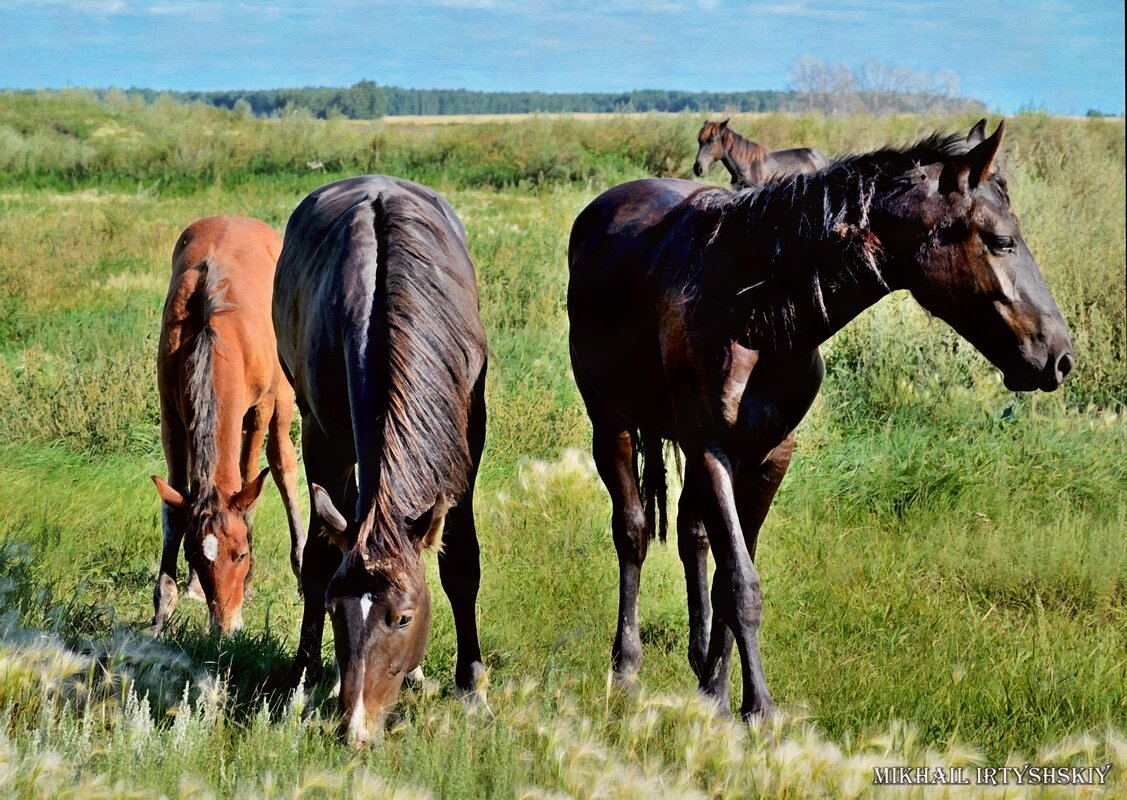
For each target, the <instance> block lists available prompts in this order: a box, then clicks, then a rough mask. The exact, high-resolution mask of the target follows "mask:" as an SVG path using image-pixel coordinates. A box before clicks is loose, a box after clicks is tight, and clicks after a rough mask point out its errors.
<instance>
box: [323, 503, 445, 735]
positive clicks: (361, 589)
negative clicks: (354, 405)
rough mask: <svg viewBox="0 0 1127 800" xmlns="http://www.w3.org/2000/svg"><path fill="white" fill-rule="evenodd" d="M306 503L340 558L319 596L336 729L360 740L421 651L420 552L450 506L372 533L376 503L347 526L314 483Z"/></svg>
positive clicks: (425, 630)
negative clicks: (330, 642) (329, 642)
mask: <svg viewBox="0 0 1127 800" xmlns="http://www.w3.org/2000/svg"><path fill="white" fill-rule="evenodd" d="M313 497H314V504H315V509H316V513H317V516H318V517H319V519H320V520H321V523H322V525H323V526H324V530H325V532H326V535H327V536H328V537H329V538H330V539H331V540H332V542H333V543H334V544H335V545H336V546H337V547H339V548H340V549H341V552H342V554H343V556H344V558H343V560H342V561H341V565H340V567H339V568H338V569H337V571H336V574H335V575H333V577H332V580H330V581H329V585H328V588H327V589H326V591H325V610H326V611H328V613H329V618H330V619H331V620H332V625H333V639H334V642H335V648H336V657H337V664H338V665H339V667H340V675H341V686H340V704H341V711H342V719H341V725H342V728H343V731H344V733H345V734H347V735H349V736H350V737H352V738H353V739H354V740H357V741H365V740H367V739H368V738H369V737H370V736H371V735H372V734H373V733H375V732H377V731H379V730H380V728H381V725H382V722H383V719H384V717H385V716H386V715H387V712H388V711H390V710H391V707H392V706H393V705H394V704H395V700H396V698H397V697H398V696H399V689H400V687H401V686H402V685H403V680H404V678H405V677H406V676H407V675H408V674H409V673H411V672H412V671H414V670H415V669H417V668H418V666H419V662H420V661H422V658H423V651H424V650H426V646H427V637H428V635H429V633H430V590H428V589H427V583H426V566H425V564H424V563H423V559H422V551H423V550H424V549H427V548H429V547H434V546H435V545H436V544H437V543H438V541H439V536H440V532H441V529H442V523H443V521H444V519H445V516H446V512H447V510H448V509H449V505H448V503H447V501H446V499H445V497H443V496H442V495H439V496H438V497H437V498H436V499H435V503H434V505H433V506H431V507H430V508H429V509H427V510H426V511H424V512H423V513H422V514H420V515H419V516H418V517H415V518H408V519H404V520H402V521H401V523H400V524H399V525H391V526H383V527H384V528H385V529H384V530H383V531H382V532H377V531H374V530H373V529H374V528H375V527H376V526H377V521H376V520H377V513H376V511H377V508H376V504H375V503H373V505H372V508H371V510H370V511H369V513H368V514H367V515H366V516H365V518H364V519H363V521H361V522H359V523H358V522H354V521H353V522H349V521H347V520H346V519H345V518H344V516H342V515H341V513H340V512H339V511H338V510H337V509H336V506H334V505H333V501H332V499H331V498H330V497H329V493H328V492H326V491H325V490H324V489H322V488H321V487H320V486H318V485H316V484H314V485H313ZM381 516H382V515H381ZM388 527H390V530H389V529H387V528H388ZM381 533H382V535H381Z"/></svg>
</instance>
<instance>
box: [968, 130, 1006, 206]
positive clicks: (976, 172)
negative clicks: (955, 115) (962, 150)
mask: <svg viewBox="0 0 1127 800" xmlns="http://www.w3.org/2000/svg"><path fill="white" fill-rule="evenodd" d="M983 122H985V120H983ZM980 124H981V123H980ZM972 133H973V131H972ZM1005 133H1006V121H1005V120H1002V121H1001V122H999V123H998V127H997V128H996V129H995V130H994V133H993V135H992V136H991V137H990V138H989V139H986V140H984V141H982V142H980V143H979V144H977V145H975V147H974V149H973V150H971V151H970V152H969V153H967V154H966V163H967V166H968V167H970V172H969V176H968V177H969V179H970V187H971V188H972V189H973V188H974V187H975V186H977V185H978V184H979V183H981V182H982V181H984V180H986V179H987V178H989V177H990V176H991V175H993V174H994V172H995V171H996V170H997V166H996V165H995V158H996V157H997V155H998V148H999V147H1001V145H1002V137H1003V136H1004V135H1005Z"/></svg>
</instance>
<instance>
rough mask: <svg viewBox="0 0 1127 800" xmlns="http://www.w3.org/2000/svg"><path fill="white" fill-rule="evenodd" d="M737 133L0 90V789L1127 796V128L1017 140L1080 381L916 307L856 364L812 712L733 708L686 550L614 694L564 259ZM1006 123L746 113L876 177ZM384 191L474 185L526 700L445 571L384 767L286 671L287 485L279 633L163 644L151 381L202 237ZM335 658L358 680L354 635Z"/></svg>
mask: <svg viewBox="0 0 1127 800" xmlns="http://www.w3.org/2000/svg"><path fill="white" fill-rule="evenodd" d="M701 121H702V120H701V118H700V117H699V116H694V115H669V116H661V115H652V116H651V115H646V116H631V117H607V118H605V119H598V120H592V119H570V118H558V117H553V118H539V117H529V118H525V119H512V120H505V121H494V122H480V121H475V122H473V123H468V122H466V123H454V124H430V123H429V122H428V121H426V120H417V121H414V122H412V123H410V124H385V123H382V122H378V121H376V122H371V123H358V122H350V121H345V120H327V121H318V120H313V119H310V118H309V117H307V116H303V115H301V114H294V115H290V116H288V117H285V118H282V119H256V118H253V117H249V116H241V115H238V114H235V113H228V112H223V111H218V110H216V109H210V108H203V107H190V106H182V105H176V104H174V103H170V102H164V101H158V102H157V103H156V104H154V105H152V106H148V107H145V106H141V105H140V104H138V103H133V102H129V101H126V100H125V99H123V98H119V99H118V101H114V99H113V98H110V99H108V100H107V101H106V102H104V103H103V102H98V101H95V100H94V99H93V98H91V97H90V96H89V95H86V94H84V93H82V92H79V91H73V92H68V93H62V94H51V95H46V94H42V95H15V94H10V93H9V94H4V93H0V796H5V797H77V798H87V797H119V796H121V797H148V796H156V795H163V796H165V797H239V798H243V797H263V798H269V797H292V798H297V797H310V798H319V797H370V796H376V797H395V798H415V797H436V798H438V797H441V798H471V797H502V798H509V797H521V798H562V797H582V798H604V797H606V798H610V797H635V798H650V797H655V796H662V797H666V798H674V797H678V798H679V797H693V798H696V797H723V798H737V797H756V796H761V797H773V798H774V797H780V798H782V797H786V798H800V797H827V796H833V797H881V798H884V797H945V796H959V797H961V796H985V797H1003V796H1004V797H1007V798H1015V797H1038V798H1039V797H1055V796H1074V795H1075V794H1076V792H1077V789H1076V788H1075V787H1071V786H1047V787H1041V786H1028V785H1026V786H1016V785H1014V784H1013V783H1010V784H1009V785H1008V786H1004V787H1002V786H999V787H988V786H981V785H970V786H959V787H930V788H922V787H914V788H913V787H899V788H893V787H880V786H873V768H874V767H875V766H929V767H940V766H964V767H966V768H967V773H968V774H971V775H973V774H974V767H975V766H976V765H978V766H995V767H1000V766H1003V765H1011V766H1021V765H1024V764H1026V763H1033V764H1038V765H1074V766H1099V767H1103V766H1105V765H1107V764H1112V765H1113V766H1112V769H1111V772H1110V775H1109V785H1107V786H1104V787H1095V788H1093V789H1090V790H1087V792H1088V794H1089V796H1107V797H1111V796H1120V797H1127V428H1125V426H1124V420H1123V414H1124V410H1125V409H1124V406H1125V403H1127V363H1125V357H1127V356H1125V350H1127V309H1125V304H1127V286H1125V280H1127V278H1125V271H1127V254H1125V240H1127V231H1125V220H1127V208H1125V189H1124V173H1125V158H1124V124H1123V120H1122V119H1091V120H1071V119H1060V118H1053V117H1049V116H1047V115H1043V114H1022V115H1018V116H1016V117H1014V118H1012V119H1009V120H1007V136H1006V142H1005V144H1004V153H1005V164H1006V170H1007V174H1008V177H1009V181H1010V189H1011V194H1012V198H1013V202H1014V206H1015V208H1016V210H1017V213H1018V215H1019V217H1020V219H1021V223H1022V230H1023V233H1024V235H1025V237H1026V239H1027V241H1028V242H1029V245H1030V248H1031V250H1032V252H1033V254H1034V255H1035V257H1036V258H1037V260H1038V263H1039V264H1040V266H1041V269H1042V271H1043V273H1044V274H1045V277H1046V280H1047V282H1048V284H1049V286H1050V288H1051V289H1052V291H1053V293H1054V296H1055V298H1056V300H1057V302H1058V304H1059V305H1060V307H1061V310H1062V312H1063V314H1064V316H1065V318H1066V319H1067V321H1068V322H1069V325H1070V326H1071V330H1072V337H1073V346H1074V350H1075V354H1076V359H1077V365H1076V369H1075V371H1074V373H1073V374H1072V375H1071V376H1070V377H1069V379H1068V381H1067V382H1066V383H1065V385H1064V386H1063V387H1062V389H1061V390H1059V391H1058V392H1056V393H1054V394H1051V395H1044V394H1037V395H1030V394H1020V395H1019V394H1014V393H1012V392H1008V391H1006V390H1005V388H1004V387H1003V386H1002V383H1001V379H1000V376H999V374H998V373H997V371H996V370H995V369H994V368H992V367H991V366H990V365H989V364H988V363H987V362H986V361H985V359H984V358H982V357H981V356H980V355H978V353H977V352H976V351H974V350H973V348H972V347H971V346H970V345H969V344H967V343H966V342H964V341H962V340H960V339H959V338H958V337H957V336H956V335H955V334H954V333H953V332H952V331H951V330H950V329H949V328H947V327H946V326H945V325H944V324H942V323H940V322H939V321H937V320H933V319H931V318H929V317H928V316H927V315H926V314H925V313H924V312H923V311H921V310H920V309H919V308H918V307H917V306H916V305H915V304H914V302H913V301H912V300H911V298H909V297H907V296H901V295H896V296H893V297H890V298H886V299H885V300H884V301H882V302H881V303H880V304H878V305H877V306H876V307H874V308H873V309H870V310H869V311H868V312H866V313H865V314H863V315H862V316H861V317H860V318H858V319H857V320H855V321H854V322H853V323H852V324H851V325H850V326H849V327H847V328H846V329H845V331H844V332H842V333H841V334H839V335H838V336H837V337H836V338H835V339H833V340H832V341H831V342H830V343H829V344H828V345H827V346H826V347H825V348H824V354H825V357H826V363H827V376H826V380H825V383H824V386H823V391H822V393H821V395H820V397H819V399H818V401H817V402H816V404H815V406H814V408H813V409H812V410H811V413H810V414H809V416H808V417H807V419H806V420H805V422H804V423H803V424H802V427H801V428H800V430H799V435H798V448H797V452H796V457H795V461H794V464H793V466H792V468H791V471H790V474H789V476H788V478H787V480H786V481H785V482H784V484H783V486H782V489H781V490H780V492H779V495H778V498H777V500H776V502H775V505H774V508H773V510H772V513H771V516H770V517H769V518H768V520H767V522H766V524H765V526H764V529H763V533H762V535H761V537H760V545H759V558H758V568H759V571H760V574H761V576H762V580H763V591H764V603H765V612H764V623H763V628H762V638H761V641H762V649H763V654H764V664H765V669H766V674H767V680H768V683H769V685H770V687H771V689H772V693H773V695H774V697H775V699H776V701H777V702H778V703H779V705H780V707H781V708H782V709H783V711H784V715H783V716H782V717H781V719H779V720H777V721H775V722H773V723H771V724H768V725H760V726H754V727H751V728H749V727H747V726H745V725H743V724H740V723H738V722H734V721H732V720H731V719H728V718H725V717H723V716H721V715H718V714H717V713H716V711H715V709H713V708H711V707H709V706H708V705H707V704H705V703H704V702H702V701H700V700H699V699H698V698H697V696H696V693H695V679H694V678H693V676H692V672H691V670H690V669H689V666H688V663H687V660H686V656H685V653H686V649H687V638H688V637H687V630H688V623H687V612H686V609H685V591H684V583H683V576H682V572H681V565H680V561H679V559H678V557H677V551H676V546H675V545H674V544H673V543H672V542H671V543H670V545H669V546H665V547H661V546H655V547H652V548H651V550H650V555H649V558H648V560H647V562H646V565H645V568H644V571H643V577H642V595H641V621H642V628H641V633H642V639H643V642H644V644H645V647H646V653H645V663H644V665H643V669H642V674H641V678H640V680H639V683H638V685H637V686H636V687H634V688H631V689H622V688H619V687H617V686H613V685H611V684H610V683H609V681H608V673H609V666H610V647H611V640H612V638H613V635H614V617H615V606H616V586H617V564H616V560H615V555H614V547H613V545H612V543H611V535H610V506H609V501H608V499H607V496H606V494H605V492H604V490H603V488H602V486H601V484H600V483H599V481H598V478H597V476H596V475H595V472H594V469H593V465H592V462H591V459H590V457H589V455H588V441H589V435H590V429H589V425H588V422H587V418H586V416H585V414H584V411H583V408H582V404H581V402H580V400H579V396H578V393H577V391H576V389H575V386H574V383H573V381H572V377H571V370H570V365H569V363H568V358H567V343H566V330H567V329H566V325H567V322H566V314H565V308H564V297H565V289H566V276H567V267H566V252H565V251H566V242H567V235H568V231H569V228H570V225H571V222H572V220H573V219H574V217H575V215H576V214H577V213H578V212H579V210H580V209H581V208H583V206H584V205H585V204H586V203H588V202H589V201H590V200H591V199H592V198H593V197H594V196H595V195H597V194H598V193H599V192H601V191H602V190H603V189H605V188H606V187H608V186H610V185H613V184H615V183H617V182H620V181H622V180H627V179H632V178H637V177H643V176H648V175H658V174H661V175H677V176H682V177H687V176H688V175H689V167H690V166H691V163H692V157H693V156H694V155H695V133H696V130H697V128H698V127H699V126H700V124H701ZM974 121H975V120H974V119H970V118H961V117H960V118H941V117H918V116H917V117H910V116H896V117H871V116H857V117H845V118H828V117H822V116H788V115H766V116H762V115H759V116H756V117H754V118H752V117H750V116H749V117H747V118H743V117H740V116H739V115H736V116H735V117H733V119H732V122H731V126H732V127H733V128H735V129H736V130H739V131H741V132H745V133H747V134H749V135H751V136H752V137H753V138H755V139H756V140H758V141H761V142H763V143H764V144H767V145H768V146H772V147H783V146H791V145H797V144H803V145H810V146H815V147H818V148H820V149H822V150H823V151H824V152H827V153H830V154H845V153H849V152H856V151H862V150H866V149H871V148H874V147H877V146H881V145H883V144H886V143H896V144H903V143H907V142H910V141H912V140H913V139H915V138H919V137H921V136H923V135H925V134H927V133H930V132H932V131H934V130H937V129H941V130H957V129H961V130H966V129H968V128H969V127H970V125H971V124H972V123H973V122H974ZM993 122H994V120H991V123H992V124H991V128H992V127H993ZM366 172H383V173H386V174H392V175H398V176H401V177H406V178H410V179H414V180H418V181H421V182H424V183H427V184H429V185H432V186H434V187H435V188H436V189H438V190H439V191H440V192H442V193H443V194H445V196H446V197H447V198H448V199H449V200H450V202H451V203H452V204H453V206H454V208H455V209H456V210H457V211H458V212H459V214H460V215H461V217H462V219H463V221H464V222H465V225H466V228H467V231H468V236H469V246H470V251H471V254H472V256H473V258H474V261H475V264H476V266H477V271H478V282H479V287H480V293H481V311H482V317H483V319H484V322H485V325H486V329H487V331H488V334H489V343H490V350H491V364H490V370H489V384H488V394H487V398H488V404H489V435H488V443H487V446H486V451H485V456H484V461H483V467H482V473H481V475H480V477H479V481H478V498H479V499H478V502H477V509H478V527H479V532H480V536H481V540H482V551H483V553H482V572H483V584H482V591H481V595H480V598H479V606H478V615H479V621H480V628H481V641H482V648H483V651H484V654H485V661H486V664H487V667H488V669H489V671H490V675H489V678H490V685H489V690H488V691H489V702H490V706H491V709H492V712H493V714H492V717H491V718H488V717H486V716H484V715H467V714H466V712H465V710H464V709H463V707H462V705H461V703H460V701H459V700H458V699H457V698H456V697H455V696H454V693H453V678H452V668H453V659H454V634H453V623H452V620H451V617H450V613H449V606H448V604H447V603H446V601H445V597H444V596H443V595H442V593H441V589H440V587H439V584H438V579H437V569H436V567H435V564H434V559H433V557H428V558H429V560H430V564H429V569H430V572H431V580H430V585H431V589H432V593H433V594H434V597H435V616H434V622H433V629H432V633H431V639H430V645H429V647H428V650H427V654H426V657H425V659H424V661H423V667H424V670H425V671H426V673H427V676H428V680H427V682H426V684H425V685H424V686H423V687H419V688H414V689H408V690H405V691H404V693H403V695H402V697H401V699H400V702H399V705H398V707H397V710H396V712H395V714H394V716H393V719H392V720H391V723H390V725H389V727H388V730H387V731H386V734H385V736H384V739H383V741H382V742H381V743H379V744H378V745H376V746H374V747H371V748H368V749H365V750H361V751H355V750H353V749H350V748H348V747H346V746H344V745H343V744H341V743H340V742H339V741H338V740H337V739H336V738H335V736H334V735H333V732H332V731H333V726H334V722H333V718H332V717H333V708H334V702H335V701H333V700H331V699H329V698H327V697H326V694H327V692H326V690H327V688H328V687H324V686H320V687H303V688H302V689H299V690H298V691H297V692H296V693H295V692H291V691H289V690H288V688H287V687H286V686H284V679H285V676H286V672H287V669H288V666H289V662H290V659H291V657H292V655H293V650H294V648H295V646H296V641H297V629H298V623H299V619H300V605H299V599H298V596H297V592H296V586H295V581H294V578H293V576H292V574H291V573H290V570H289V564H288V559H287V555H286V552H287V547H288V537H287V535H286V531H285V518H284V515H283V513H282V508H281V503H280V501H279V499H278V494H277V492H276V490H275V489H273V488H272V487H270V488H267V490H266V493H265V498H264V500H263V501H262V503H261V506H260V510H259V512H258V515H257V517H256V537H255V545H256V550H255V553H256V562H255V575H254V583H253V596H252V597H251V599H250V600H249V602H248V604H247V606H246V619H247V625H246V628H245V630H244V631H242V632H240V633H238V634H236V635H234V636H232V637H229V638H225V639H220V638H218V637H217V636H215V635H214V634H212V633H210V632H209V631H208V626H207V620H206V612H205V609H204V608H203V606H202V605H199V604H196V603H192V602H191V601H188V600H186V599H182V600H181V603H180V606H179V608H178V610H177V612H176V616H175V617H174V619H173V622H172V624H171V630H169V631H168V633H167V635H166V636H165V637H164V638H163V639H162V640H159V641H157V640H153V639H151V638H149V637H147V636H146V635H145V634H144V633H143V629H144V628H145V626H146V625H147V624H148V622H149V620H150V617H151V613H152V607H151V602H152V601H151V598H152V588H153V583H154V581H155V576H156V569H157V562H158V557H159V547H160V512H159V502H158V498H157V495H156V492H155V491H154V490H153V487H152V484H151V482H150V481H149V475H151V474H154V473H158V474H163V472H164V464H163V459H162V457H161V454H160V440H159V431H158V410H157V408H158V406H157V397H156V387H155V370H154V358H155V349H156V341H157V336H158V333H159V319H160V308H161V304H162V302H163V298H164V293H165V290H166V288H167V283H168V275H169V262H170V254H171V250H172V246H173V244H174V242H175V240H176V237H177V236H178V234H179V233H180V231H181V230H182V229H183V228H184V227H185V226H186V225H187V224H188V223H190V222H192V221H193V220H195V219H196V218H198V217H201V216H206V215H210V214H221V213H222V214H245V215H249V216H254V217H259V218H261V219H264V220H266V221H267V222H268V223H269V224H271V225H273V226H274V227H275V228H277V229H278V230H279V231H281V230H283V228H284V226H285V223H286V220H287V218H288V216H289V214H290V212H291V211H292V209H293V208H294V206H295V205H296V204H297V202H298V201H299V200H300V199H301V198H302V197H304V195H305V194H306V193H308V192H309V191H311V190H312V189H314V188H316V187H317V186H319V185H321V184H322V183H326V182H328V181H330V180H333V179H336V178H339V177H344V176H348V175H354V174H362V173H366ZM712 179H713V180H714V181H717V182H720V181H722V180H723V181H726V180H727V177H726V175H721V174H720V173H718V172H717V173H713V175H712ZM670 466H671V467H672V461H671V463H670ZM302 504H303V513H306V514H307V513H308V501H307V499H306V498H305V496H304V491H303V493H302ZM184 572H185V570H184V568H183V566H182V568H181V577H182V578H183V575H184ZM182 598H183V595H182ZM330 637H331V629H330V631H329V632H328V635H327V637H326V638H327V639H328V638H330ZM324 657H325V659H326V666H327V667H329V672H330V673H331V671H332V670H331V664H332V648H331V646H329V643H328V642H326V646H325V649H324ZM734 677H735V681H734V684H733V686H734V694H735V695H736V696H737V697H738V692H739V681H738V674H736V675H735V676H734Z"/></svg>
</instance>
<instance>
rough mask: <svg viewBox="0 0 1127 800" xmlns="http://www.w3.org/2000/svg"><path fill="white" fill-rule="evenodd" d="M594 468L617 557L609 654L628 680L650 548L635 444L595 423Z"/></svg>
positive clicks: (635, 661) (623, 432)
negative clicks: (615, 612) (615, 626)
mask: <svg viewBox="0 0 1127 800" xmlns="http://www.w3.org/2000/svg"><path fill="white" fill-rule="evenodd" d="M592 451H593V454H594V457H595V466H596V468H597V469H598V471H599V476H600V477H601V478H602V480H603V484H604V485H605V486H606V488H607V492H609V493H610V499H611V533H612V536H613V539H614V547H615V550H616V551H617V553H618V629H617V632H616V634H615V638H614V647H613V648H612V650H611V664H612V666H613V669H614V676H615V678H616V679H617V680H619V681H620V682H624V683H630V682H633V681H634V680H635V679H636V678H637V675H638V671H639V670H640V669H641V666H642V638H641V634H640V631H639V627H638V587H639V584H640V582H641V576H642V563H643V562H644V561H645V559H646V550H647V548H648V546H649V532H648V530H647V526H646V515H645V511H644V509H643V506H642V500H641V497H640V496H639V493H638V481H637V479H636V478H635V474H634V442H633V437H632V436H631V432H630V431H629V430H628V429H624V428H619V427H618V426H613V425H612V426H606V425H600V424H597V423H596V424H594V436H593V446H592Z"/></svg>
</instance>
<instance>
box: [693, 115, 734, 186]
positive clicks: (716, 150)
mask: <svg viewBox="0 0 1127 800" xmlns="http://www.w3.org/2000/svg"><path fill="white" fill-rule="evenodd" d="M727 128H728V120H723V121H722V122H707V121H706V122H705V123H704V125H702V126H701V129H700V131H699V132H698V133H697V144H698V145H699V149H698V150H697V160H696V161H695V162H694V163H693V174H694V175H696V176H697V177H698V178H702V177H704V175H705V174H706V173H707V172H708V168H709V167H711V166H712V163H713V162H714V161H717V160H719V159H720V158H721V157H722V156H723V155H724V142H723V135H722V134H723V132H724V131H725V130H727Z"/></svg>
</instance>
